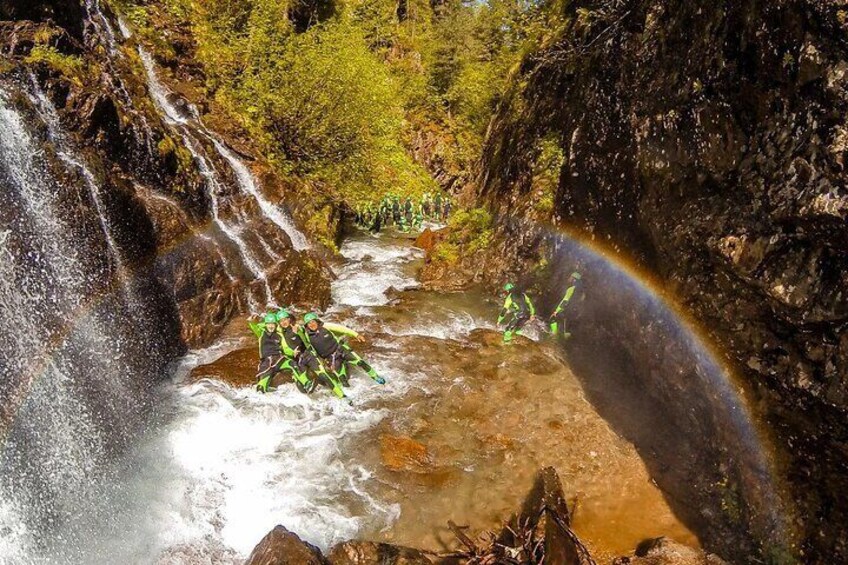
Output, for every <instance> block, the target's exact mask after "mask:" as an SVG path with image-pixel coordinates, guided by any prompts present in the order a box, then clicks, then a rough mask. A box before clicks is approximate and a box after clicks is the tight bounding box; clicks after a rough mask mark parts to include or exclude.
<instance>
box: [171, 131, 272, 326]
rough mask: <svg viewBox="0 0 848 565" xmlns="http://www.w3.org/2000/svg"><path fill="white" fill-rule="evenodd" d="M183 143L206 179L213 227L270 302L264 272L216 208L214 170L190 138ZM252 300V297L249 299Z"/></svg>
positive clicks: (217, 190)
mask: <svg viewBox="0 0 848 565" xmlns="http://www.w3.org/2000/svg"><path fill="white" fill-rule="evenodd" d="M183 141H184V142H185V146H186V148H187V149H188V150H189V151H190V152H191V154H192V156H193V157H194V160H195V162H196V163H197V167H198V169H199V170H200V174H201V175H203V178H204V179H206V186H207V188H208V191H209V199H210V200H211V202H212V220H213V221H214V222H215V225H216V226H218V228H220V230H221V231H222V232H223V233H224V235H226V237H227V239H229V240H230V241H231V242H233V243H234V244H235V246H236V248H237V249H238V251H239V254H240V255H241V258H242V260H243V261H244V264H245V265H246V266H247V268H248V269H250V272H251V273H253V276H254V277H256V278H257V279H259V280H261V281H262V282H263V284H264V285H265V298H266V300H267V301H269V302H270V301H271V298H272V296H273V295H272V293H271V287H270V285H269V284H268V278H267V277H266V276H265V272H264V271H263V270H262V267H261V266H260V265H259V262H258V261H257V260H256V258H255V257H254V256H253V253H252V252H251V251H250V248H249V247H248V246H247V243H245V241H244V240H243V239H242V237H241V235H240V234H239V233H238V232H237V231H236V230H235V229H233V228H231V227H230V226H229V225H228V224H227V223H226V222H224V220H222V219H221V217H220V213H219V208H218V194H219V192H220V190H221V184H220V183H219V181H218V177H217V176H216V175H215V172H214V170H213V169H212V167H211V166H210V165H209V162H208V161H207V159H206V157H204V156H203V155H202V154H201V152H200V148H199V147H197V146H196V145H195V142H194V141H193V140H192V139H191V137H190V136H188V135H186V136H185V137H183ZM251 300H252V297H251ZM254 311H258V307H257V308H254Z"/></svg>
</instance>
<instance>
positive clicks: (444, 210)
mask: <svg viewBox="0 0 848 565" xmlns="http://www.w3.org/2000/svg"><path fill="white" fill-rule="evenodd" d="M452 206H453V204H451V199H450V198H445V205H444V207H443V208H442V221H443V222H446V221H447V220H448V216H450V213H451V207H452Z"/></svg>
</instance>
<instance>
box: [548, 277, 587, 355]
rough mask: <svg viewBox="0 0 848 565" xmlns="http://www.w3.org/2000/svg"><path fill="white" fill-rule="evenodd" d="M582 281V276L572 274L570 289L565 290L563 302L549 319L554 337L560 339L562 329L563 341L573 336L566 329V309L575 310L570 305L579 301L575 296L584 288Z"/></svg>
mask: <svg viewBox="0 0 848 565" xmlns="http://www.w3.org/2000/svg"><path fill="white" fill-rule="evenodd" d="M582 279H583V277H582V275H581V274H580V273H578V272H577V271H574V272H573V273H571V276H570V277H569V278H568V288H566V289H565V295H564V296H563V297H562V300H560V301H559V304H557V307H556V308H555V309H554V311H553V313H552V314H551V315H550V318H549V322H550V330H551V335H552V336H554V337H559V331H560V329H562V337H563V339H568V338H569V337H571V334H570V333H569V332H568V331H567V330H566V329H565V322H566V316H565V312H566V308H568V310H569V312H571V311H572V310H573V309H574V308H573V307H569V304H571V302H572V300H574V301H575V302H576V301H577V296H575V294H579V292H578V290H579V289H580V288H581V286H582Z"/></svg>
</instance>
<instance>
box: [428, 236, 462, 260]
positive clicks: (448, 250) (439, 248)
mask: <svg viewBox="0 0 848 565" xmlns="http://www.w3.org/2000/svg"><path fill="white" fill-rule="evenodd" d="M459 256H460V250H459V246H458V245H456V244H455V243H450V242H448V241H443V242H441V243H439V244H438V245H436V247H435V248H433V254H432V259H433V260H435V261H441V262H443V263H448V264H449V265H453V264H456V263H457V262H458V261H459Z"/></svg>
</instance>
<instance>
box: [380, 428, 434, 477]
mask: <svg viewBox="0 0 848 565" xmlns="http://www.w3.org/2000/svg"><path fill="white" fill-rule="evenodd" d="M380 455H381V458H382V460H383V465H384V466H385V467H386V468H387V469H390V470H392V471H422V470H426V469H428V468H429V467H430V466H431V465H432V458H431V457H430V455H429V454H428V453H427V446H425V445H424V444H422V443H419V442H417V441H415V440H414V439H412V438H411V437H406V436H393V435H388V434H383V435H381V436H380Z"/></svg>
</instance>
